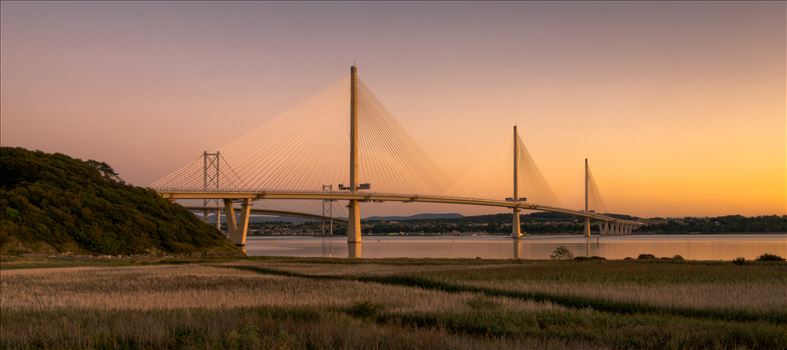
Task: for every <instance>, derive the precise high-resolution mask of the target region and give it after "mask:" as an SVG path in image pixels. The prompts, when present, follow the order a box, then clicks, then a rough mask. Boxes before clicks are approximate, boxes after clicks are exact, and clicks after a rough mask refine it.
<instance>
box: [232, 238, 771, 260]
mask: <svg viewBox="0 0 787 350" xmlns="http://www.w3.org/2000/svg"><path fill="white" fill-rule="evenodd" d="M558 246H565V247H567V248H568V249H569V250H571V251H572V252H573V253H574V256H593V255H597V256H603V257H605V258H607V259H623V258H626V257H634V258H636V257H637V256H638V255H639V254H642V253H649V254H653V255H655V256H657V257H671V256H674V255H681V256H683V257H684V258H686V259H693V260H732V259H734V258H736V257H739V256H742V257H744V258H746V259H754V258H756V257H758V256H760V255H761V254H763V253H771V254H776V255H779V256H782V257H785V256H787V233H779V234H761V235H736V234H730V235H681V236H675V235H657V236H651V235H649V236H614V237H602V238H601V239H598V240H597V239H596V237H593V238H591V239H590V240H587V239H586V238H584V237H582V236H533V237H525V238H523V239H521V240H520V241H519V243H518V244H517V243H515V241H514V240H513V239H511V238H508V237H374V236H371V237H370V236H364V237H363V244H362V245H361V247H360V249H359V248H358V247H355V246H350V247H349V248H350V250H351V251H353V250H354V251H357V250H360V251H361V254H359V255H360V256H362V257H364V258H398V257H408V258H475V257H481V258H485V259H512V258H520V259H549V255H550V254H551V253H552V251H553V250H555V248H556V247H558ZM246 252H247V254H248V255H256V256H322V257H347V256H348V244H347V241H346V238H344V237H330V238H325V237H250V238H249V240H248V241H247V246H246ZM356 254H357V255H358V253H357V252H356Z"/></svg>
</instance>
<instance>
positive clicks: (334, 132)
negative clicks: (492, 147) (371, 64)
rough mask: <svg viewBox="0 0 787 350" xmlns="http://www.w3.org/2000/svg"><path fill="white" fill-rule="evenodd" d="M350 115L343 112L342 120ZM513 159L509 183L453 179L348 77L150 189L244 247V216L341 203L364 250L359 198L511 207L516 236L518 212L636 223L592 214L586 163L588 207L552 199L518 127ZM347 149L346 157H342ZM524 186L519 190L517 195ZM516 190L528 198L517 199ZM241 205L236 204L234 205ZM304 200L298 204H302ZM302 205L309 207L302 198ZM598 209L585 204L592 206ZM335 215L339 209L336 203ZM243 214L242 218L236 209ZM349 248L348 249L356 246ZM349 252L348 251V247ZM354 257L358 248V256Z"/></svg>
mask: <svg viewBox="0 0 787 350" xmlns="http://www.w3.org/2000/svg"><path fill="white" fill-rule="evenodd" d="M348 117H349V118H348ZM511 140H512V141H513V142H512V143H513V144H512V145H511V144H510V145H511V146H512V147H511V148H509V150H512V151H513V157H512V158H509V160H508V161H506V162H503V163H505V166H504V167H505V168H507V169H508V170H507V171H505V172H503V171H496V170H494V169H492V170H490V169H489V168H488V167H484V168H483V169H482V171H483V170H487V171H491V172H492V175H491V176H494V177H495V178H500V177H508V176H506V175H503V174H512V175H511V177H510V178H508V180H506V181H502V182H501V183H506V182H507V183H510V184H512V186H510V187H508V189H505V188H492V187H494V186H489V187H484V184H488V183H489V182H483V183H482V184H481V185H479V183H478V181H476V180H475V179H474V178H473V177H470V176H465V177H460V178H452V177H451V176H449V175H447V174H446V173H445V172H443V171H442V170H441V169H440V167H438V166H437V164H436V162H435V161H433V160H432V159H431V158H430V157H429V156H428V155H427V153H426V152H424V150H423V149H422V148H421V147H420V146H419V145H418V144H417V143H416V142H415V140H414V139H413V138H412V137H411V136H410V135H409V133H407V131H406V130H405V129H404V128H403V127H402V126H401V125H400V124H399V123H398V122H397V121H396V119H395V118H394V117H393V116H392V115H391V114H390V113H389V112H388V111H387V110H386V109H385V108H384V107H383V105H382V103H380V101H379V100H378V99H377V98H376V97H375V96H374V94H372V92H371V90H370V89H369V88H368V87H366V85H365V84H363V82H361V81H360V80H359V78H358V74H357V69H356V67H355V66H353V67H351V69H350V75H349V77H345V78H342V79H340V80H339V81H338V82H337V83H335V84H333V85H331V86H330V87H328V88H326V89H325V90H323V91H322V92H320V93H318V94H316V95H314V96H312V97H310V98H309V99H307V100H306V101H304V102H303V103H301V104H299V105H297V106H296V107H294V108H293V109H291V110H289V111H287V112H285V113H283V114H281V115H279V116H278V117H276V118H274V119H273V120H271V121H269V122H267V123H265V124H263V125H262V126H260V127H258V128H256V129H254V130H251V131H250V132H248V133H247V134H245V135H243V136H241V137H240V138H238V139H235V140H233V141H231V142H229V143H228V144H226V145H224V146H222V147H221V148H220V149H219V150H218V151H216V152H215V153H208V152H205V153H203V154H202V155H201V156H200V157H198V158H196V159H195V160H194V161H193V162H191V163H189V164H187V165H186V166H184V167H182V168H181V169H179V170H177V171H175V172H173V173H171V174H169V175H167V176H165V177H164V178H162V179H160V180H158V181H156V182H155V183H154V184H152V185H151V188H153V189H155V190H156V191H157V192H158V193H159V194H160V195H161V196H163V197H165V198H169V199H171V200H173V201H174V200H202V205H201V206H191V207H190V208H191V209H192V210H201V211H203V213H204V217H205V218H206V219H207V216H208V211H209V210H210V211H213V210H216V211H217V213H216V214H217V215H216V218H217V222H218V219H219V218H220V217H221V215H220V213H219V210H220V209H223V210H224V213H225V216H226V225H227V228H228V231H229V235H230V239H231V240H232V241H233V242H234V243H235V244H237V245H245V243H246V234H247V232H248V223H249V217H250V215H252V214H254V213H260V214H272V215H288V216H293V215H296V216H297V215H301V216H304V217H309V218H313V219H324V218H325V217H326V212H325V208H326V204H327V205H329V207H330V208H331V215H330V217H333V202H335V201H346V202H347V206H346V219H344V218H342V219H340V220H341V221H346V222H347V242H348V243H349V244H350V247H351V248H352V249H351V251H352V250H353V249H357V250H358V251H360V243H361V222H360V220H361V211H360V210H361V203H364V202H402V203H444V204H459V205H476V206H488V207H499V208H508V209H511V210H512V214H513V215H512V232H511V235H512V237H513V238H516V239H518V238H520V237H521V236H522V233H521V229H520V227H521V223H520V213H521V211H522V210H533V211H548V212H556V213H563V214H569V215H574V216H577V217H581V218H585V235H587V236H588V237H589V236H590V234H591V220H593V221H595V222H597V223H598V228H599V233H600V234H604V235H606V234H627V233H630V232H631V231H632V229H633V228H634V227H636V226H638V225H642V223H640V222H636V221H630V220H623V219H619V218H615V217H611V216H607V215H602V214H599V213H596V212H595V211H597V210H600V209H603V206H604V202H603V200H602V199H601V195H600V192H599V190H598V188H597V186H596V183H595V180H594V178H593V176H592V173H591V171H590V168H589V167H588V164H587V159H586V160H585V205H584V209H580V210H574V209H566V208H562V207H561V206H559V205H557V200H556V197H555V195H554V194H553V193H552V191H551V189H550V187H549V185H548V184H547V181H546V179H545V178H544V176H543V175H542V174H541V172H540V171H539V170H538V167H537V166H536V164H535V161H534V160H533V157H532V156H531V155H530V153H529V151H528V149H527V148H526V147H524V142H523V141H522V139H521V137H520V136H519V134H518V132H517V127H516V126H514V132H513V137H512V138H511ZM348 155H349V156H348ZM520 188H521V190H522V191H520ZM520 193H523V194H526V195H527V197H520ZM263 200H265V205H266V206H269V207H272V206H274V204H273V202H274V201H280V200H288V201H304V202H302V203H308V201H311V203H315V202H317V203H321V204H322V209H323V210H322V214H321V215H320V214H314V213H308V212H303V211H296V210H281V209H277V208H273V207H272V208H269V209H259V208H253V202H255V201H263ZM236 203H240V207H236ZM299 203H300V202H299ZM304 205H307V204H304ZM591 207H592V208H594V209H595V210H590V208H591ZM339 212H340V213H339V214H344V213H343V209H342V207H341V206H340V207H339ZM238 214H240V215H238ZM353 247H354V248H353ZM351 255H352V253H351ZM358 255H360V254H358Z"/></svg>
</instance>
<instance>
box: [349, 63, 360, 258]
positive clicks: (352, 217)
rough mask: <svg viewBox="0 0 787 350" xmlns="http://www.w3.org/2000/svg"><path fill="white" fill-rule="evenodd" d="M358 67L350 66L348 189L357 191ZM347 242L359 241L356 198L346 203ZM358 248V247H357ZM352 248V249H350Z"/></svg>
mask: <svg viewBox="0 0 787 350" xmlns="http://www.w3.org/2000/svg"><path fill="white" fill-rule="evenodd" d="M357 83H358V69H357V68H356V67H355V65H352V66H351V67H350V191H351V192H353V193H355V192H357V191H358V185H359V183H358V96H357V95H358V86H357ZM347 211H348V217H347V219H348V222H347V244H348V245H353V246H356V245H360V244H359V243H361V207H360V204H359V203H358V201H357V200H354V199H353V200H350V201H349V204H348V205H347ZM358 248H360V247H358ZM351 250H352V249H351Z"/></svg>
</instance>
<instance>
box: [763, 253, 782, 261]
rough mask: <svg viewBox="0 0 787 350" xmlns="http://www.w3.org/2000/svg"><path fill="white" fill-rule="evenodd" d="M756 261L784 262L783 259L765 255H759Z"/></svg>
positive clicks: (773, 255)
mask: <svg viewBox="0 0 787 350" xmlns="http://www.w3.org/2000/svg"><path fill="white" fill-rule="evenodd" d="M757 261H784V258H782V257H780V256H778V255H776V254H768V253H765V254H763V255H760V257H758V258H757Z"/></svg>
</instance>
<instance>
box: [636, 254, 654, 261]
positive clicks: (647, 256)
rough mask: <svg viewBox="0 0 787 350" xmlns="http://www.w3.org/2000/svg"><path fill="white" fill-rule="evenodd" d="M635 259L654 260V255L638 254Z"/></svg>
mask: <svg viewBox="0 0 787 350" xmlns="http://www.w3.org/2000/svg"><path fill="white" fill-rule="evenodd" d="M637 260H656V256H655V255H653V254H640V255H639V256H638V257H637Z"/></svg>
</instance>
